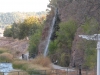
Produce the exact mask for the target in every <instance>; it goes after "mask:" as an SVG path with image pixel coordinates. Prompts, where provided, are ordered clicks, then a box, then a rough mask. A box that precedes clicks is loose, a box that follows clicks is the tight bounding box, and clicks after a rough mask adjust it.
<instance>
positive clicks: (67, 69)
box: [52, 64, 75, 71]
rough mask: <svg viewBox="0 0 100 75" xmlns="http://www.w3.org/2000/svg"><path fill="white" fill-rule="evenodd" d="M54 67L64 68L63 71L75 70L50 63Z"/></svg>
mask: <svg viewBox="0 0 100 75" xmlns="http://www.w3.org/2000/svg"><path fill="white" fill-rule="evenodd" d="M52 66H53V68H54V69H60V70H65V71H75V70H74V68H68V67H61V66H59V65H54V64H52Z"/></svg>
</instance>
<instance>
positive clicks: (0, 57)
mask: <svg viewBox="0 0 100 75" xmlns="http://www.w3.org/2000/svg"><path fill="white" fill-rule="evenodd" d="M12 60H13V55H12V54H10V53H2V54H0V62H12Z"/></svg>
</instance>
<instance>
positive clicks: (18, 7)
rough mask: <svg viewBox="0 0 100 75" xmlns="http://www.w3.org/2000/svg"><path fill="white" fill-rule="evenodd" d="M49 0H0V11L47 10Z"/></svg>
mask: <svg viewBox="0 0 100 75" xmlns="http://www.w3.org/2000/svg"><path fill="white" fill-rule="evenodd" d="M48 3H49V0H0V12H39V11H45V10H46V8H47V4H48Z"/></svg>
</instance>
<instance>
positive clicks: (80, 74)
mask: <svg viewBox="0 0 100 75" xmlns="http://www.w3.org/2000/svg"><path fill="white" fill-rule="evenodd" d="M79 75H82V73H81V65H79Z"/></svg>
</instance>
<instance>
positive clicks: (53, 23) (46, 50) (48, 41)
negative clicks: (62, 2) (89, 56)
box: [44, 8, 58, 56]
mask: <svg viewBox="0 0 100 75" xmlns="http://www.w3.org/2000/svg"><path fill="white" fill-rule="evenodd" d="M57 13H58V9H57V8H56V10H55V15H54V17H53V20H52V25H51V28H50V31H49V36H48V39H47V44H46V47H45V50H44V56H46V55H47V53H48V46H49V43H50V38H51V35H52V32H53V27H54V25H55V22H56V17H57Z"/></svg>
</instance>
